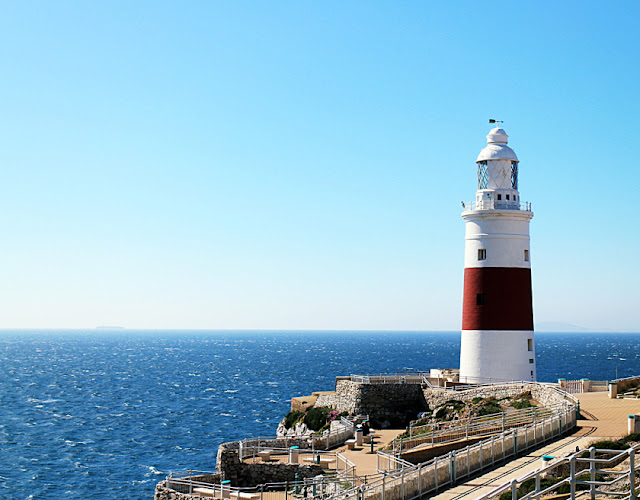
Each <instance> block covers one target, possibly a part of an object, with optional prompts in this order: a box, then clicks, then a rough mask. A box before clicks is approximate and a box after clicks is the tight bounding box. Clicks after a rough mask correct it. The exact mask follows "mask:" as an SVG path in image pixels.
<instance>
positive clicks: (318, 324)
mask: <svg viewBox="0 0 640 500" xmlns="http://www.w3.org/2000/svg"><path fill="white" fill-rule="evenodd" d="M1 6H2V16H0V47H1V50H0V172H1V174H2V179H1V182H0V227H1V228H2V235H3V243H2V245H1V255H2V262H1V263H0V279H1V283H2V286H0V328H85V327H86V328H92V327H95V326H98V325H122V326H125V327H128V328H185V329H189V328H204V329H209V328H210V329H234V328H240V329H254V328H255V329H262V328H265V329H416V330H456V329H459V328H460V323H461V309H462V306H461V303H462V283H463V254H464V222H463V221H462V219H461V217H460V212H461V205H460V201H461V200H471V199H472V198H473V196H474V193H475V189H476V179H475V175H476V174H475V163H474V162H475V159H476V156H477V154H478V152H479V151H480V149H482V148H483V147H484V145H485V144H486V139H485V135H486V134H487V132H488V131H489V129H490V128H491V127H490V126H489V124H488V119H489V118H497V119H500V120H504V128H505V129H506V131H507V133H508V134H509V135H510V145H511V146H512V147H513V148H514V150H515V151H516V153H517V154H518V156H519V158H520V160H521V163H520V165H521V168H520V172H521V173H520V193H521V196H522V199H523V200H527V201H531V202H532V204H533V211H534V213H535V216H534V218H533V220H532V223H531V236H532V241H531V249H532V250H531V251H532V266H533V271H532V272H533V287H534V290H533V292H534V311H535V320H536V322H537V323H538V324H540V325H543V324H544V323H549V322H561V323H569V324H575V325H580V326H583V327H587V328H591V329H595V330H602V329H610V330H619V331H622V330H630V331H639V330H640V321H639V320H640V311H639V308H640V306H639V305H638V304H639V301H638V285H639V284H640V266H639V265H638V263H639V260H640V237H639V234H640V223H639V222H638V210H639V208H640V204H639V203H640V197H638V193H637V191H638V187H639V186H640V173H639V169H640V168H639V167H640V165H639V163H640V162H639V159H638V158H639V155H640V150H639V148H638V144H639V138H640V118H639V117H640V109H639V108H640V105H639V102H640V101H639V89H640V60H639V54H640V30H639V29H638V20H639V19H640V4H639V3H638V2H589V1H567V2H557V1H556V2H542V1H536V2H511V1H510V2H477V1H468V2H424V1H407V2H396V1H389V2H371V1H360V2H357V1H349V2H311V1H291V2H277V1H268V2H264V1H256V2H243V1H233V2H231V1H230V2H223V1H189V2H178V1H174V2H160V1H148V2H144V1H92V2H84V1H75V2H72V1H56V2H50V1H30V2H22V1H13V2H2V4H1Z"/></svg>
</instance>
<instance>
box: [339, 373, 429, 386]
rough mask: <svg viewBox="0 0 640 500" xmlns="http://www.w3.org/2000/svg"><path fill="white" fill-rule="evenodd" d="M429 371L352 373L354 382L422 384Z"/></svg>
mask: <svg viewBox="0 0 640 500" xmlns="http://www.w3.org/2000/svg"><path fill="white" fill-rule="evenodd" d="M428 376H429V372H410V373H380V374H376V375H373V374H368V375H351V376H350V379H351V381H352V382H357V383H360V384H422V383H423V381H424V379H425V378H426V377H428Z"/></svg>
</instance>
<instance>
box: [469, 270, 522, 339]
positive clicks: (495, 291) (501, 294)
mask: <svg viewBox="0 0 640 500" xmlns="http://www.w3.org/2000/svg"><path fill="white" fill-rule="evenodd" d="M531 304H532V301H531V269H528V268H511V267H468V268H466V269H465V270H464V299H463V304H462V329H463V330H533V306H532V305H531Z"/></svg>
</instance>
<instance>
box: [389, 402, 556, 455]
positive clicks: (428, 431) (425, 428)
mask: <svg viewBox="0 0 640 500" xmlns="http://www.w3.org/2000/svg"><path fill="white" fill-rule="evenodd" d="M563 409H564V406H563V405H554V406H552V407H540V408H538V407H533V408H525V409H522V410H515V411H512V412H509V413H503V412H501V413H494V414H491V415H485V416H481V417H468V418H464V419H460V420H452V421H448V422H436V423H431V424H425V425H420V426H415V427H409V434H410V435H409V436H407V437H404V438H396V439H394V440H393V452H394V455H401V454H402V453H403V452H405V451H407V450H408V449H411V448H415V447H416V446H420V445H424V444H430V445H431V446H436V445H442V444H445V443H450V442H453V441H459V440H462V439H469V438H470V437H472V438H473V437H482V436H490V435H492V434H498V433H500V432H504V431H505V430H507V429H511V428H514V427H524V426H526V425H528V424H530V423H532V422H536V421H537V420H542V419H545V418H548V417H550V416H552V415H556V414H558V413H559V412H560V411H562V410H563Z"/></svg>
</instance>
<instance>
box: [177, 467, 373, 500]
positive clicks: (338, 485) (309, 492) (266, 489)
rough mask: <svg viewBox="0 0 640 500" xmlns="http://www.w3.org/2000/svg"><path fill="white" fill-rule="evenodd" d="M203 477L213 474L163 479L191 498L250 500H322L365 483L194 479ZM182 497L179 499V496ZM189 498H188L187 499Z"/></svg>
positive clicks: (346, 480) (331, 479)
mask: <svg viewBox="0 0 640 500" xmlns="http://www.w3.org/2000/svg"><path fill="white" fill-rule="evenodd" d="M204 474H208V475H214V474H215V473H213V472H211V473H201V474H200V475H199V476H188V475H187V473H171V474H170V475H169V476H167V478H166V485H167V488H170V489H171V490H174V491H177V492H178V493H183V494H186V495H193V496H192V497H191V498H193V499H194V500H195V499H196V498H201V496H200V494H201V493H202V494H204V495H205V496H208V497H212V498H218V499H220V498H231V499H240V498H250V499H255V500H288V499H289V498H290V499H291V500H300V498H301V497H302V498H307V499H309V500H323V499H327V498H331V497H337V496H339V495H340V494H341V493H342V492H343V491H344V490H346V489H348V488H351V487H353V486H354V485H355V484H362V483H363V482H366V477H365V478H364V481H363V479H362V478H359V477H358V476H353V477H351V476H350V477H344V476H342V475H336V476H319V477H314V478H304V479H299V480H295V481H284V482H279V483H264V484H261V485H259V486H251V487H234V486H229V485H228V484H220V483H214V482H210V481H200V480H198V479H197V478H198V477H202V476H203V475H204ZM181 498H182V497H181ZM187 498H189V497H187Z"/></svg>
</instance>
